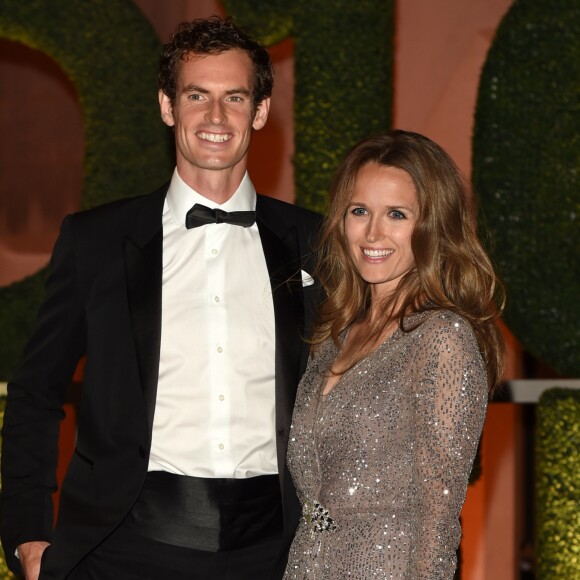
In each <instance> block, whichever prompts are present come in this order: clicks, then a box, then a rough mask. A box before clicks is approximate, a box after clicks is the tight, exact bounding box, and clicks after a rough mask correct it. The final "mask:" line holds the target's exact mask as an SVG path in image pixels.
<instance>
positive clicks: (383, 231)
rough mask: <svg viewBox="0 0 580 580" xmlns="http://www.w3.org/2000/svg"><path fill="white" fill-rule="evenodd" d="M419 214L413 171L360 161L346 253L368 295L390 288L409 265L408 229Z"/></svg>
mask: <svg viewBox="0 0 580 580" xmlns="http://www.w3.org/2000/svg"><path fill="white" fill-rule="evenodd" d="M418 215H419V203H418V200H417V192H416V191H415V185H414V184H413V180H412V179H411V176H410V175H409V174H408V173H407V172H406V171H403V170H402V169H399V168H397V167H388V166H384V165H379V164H377V163H368V164H367V165H364V166H363V167H362V168H361V169H360V170H359V173H358V176H357V179H356V182H355V187H354V191H353V195H352V198H351V200H350V204H349V205H348V207H347V210H346V214H345V217H344V231H345V236H346V242H347V245H348V248H349V253H350V256H351V258H352V260H353V262H354V264H355V266H356V269H357V270H358V273H359V274H360V276H361V277H362V278H363V280H365V281H366V282H368V283H369V284H371V295H372V297H373V299H374V298H381V297H384V296H387V295H389V294H391V293H392V292H393V291H394V290H395V288H396V287H397V284H398V283H399V280H400V279H401V277H402V276H403V275H404V274H405V273H406V272H408V271H409V270H410V269H412V268H413V266H414V265H415V259H414V257H413V252H412V250H411V235H412V233H413V229H414V227H415V223H416V222H417V219H418Z"/></svg>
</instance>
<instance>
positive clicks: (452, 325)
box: [405, 308, 475, 342]
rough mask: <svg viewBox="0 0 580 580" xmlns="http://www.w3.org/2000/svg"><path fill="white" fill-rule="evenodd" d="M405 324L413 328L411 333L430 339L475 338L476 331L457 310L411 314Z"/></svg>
mask: <svg viewBox="0 0 580 580" xmlns="http://www.w3.org/2000/svg"><path fill="white" fill-rule="evenodd" d="M405 326H407V328H411V329H412V330H411V334H414V335H415V336H417V337H423V338H424V339H427V340H429V341H432V340H434V339H435V340H436V339H439V340H444V339H445V338H446V337H447V339H448V340H447V341H446V342H448V341H449V340H452V341H453V342H454V341H455V340H461V341H466V340H467V341H469V342H471V341H473V340H475V333H474V331H473V328H472V326H471V324H470V323H469V321H468V320H467V319H466V318H464V317H463V316H461V315H460V314H458V313H457V312H453V311H451V310H447V309H444V308H441V309H437V310H425V311H422V312H418V313H415V314H411V315H410V316H409V317H407V318H406V319H405Z"/></svg>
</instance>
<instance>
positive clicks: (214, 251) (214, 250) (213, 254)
mask: <svg viewBox="0 0 580 580" xmlns="http://www.w3.org/2000/svg"><path fill="white" fill-rule="evenodd" d="M211 253H212V256H215V255H216V254H217V253H218V251H217V250H216V249H215V248H214V249H213V250H212V251H211Z"/></svg>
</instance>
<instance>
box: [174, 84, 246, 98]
mask: <svg viewBox="0 0 580 580" xmlns="http://www.w3.org/2000/svg"><path fill="white" fill-rule="evenodd" d="M181 92H182V93H202V94H204V95H207V94H208V93H209V92H210V91H209V90H208V89H204V88H203V87H200V86H198V85H193V84H189V85H186V86H185V87H183V89H182V90H181ZM225 94H226V95H246V96H248V97H249V96H250V95H251V92H250V91H249V90H248V89H246V88H244V87H238V88H234V89H228V90H227V91H226V92H225Z"/></svg>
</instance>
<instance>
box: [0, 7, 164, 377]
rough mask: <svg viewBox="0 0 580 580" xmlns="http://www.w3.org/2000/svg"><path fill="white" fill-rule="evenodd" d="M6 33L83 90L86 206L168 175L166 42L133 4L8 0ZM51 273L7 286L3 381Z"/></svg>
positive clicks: (0, 20)
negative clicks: (163, 116) (160, 98)
mask: <svg viewBox="0 0 580 580" xmlns="http://www.w3.org/2000/svg"><path fill="white" fill-rule="evenodd" d="M0 37H3V38H6V39H9V40H12V41H15V42H20V43H22V44H25V45H27V46H29V47H31V48H34V49H37V50H39V51H41V52H43V53H45V54H46V55H48V56H49V57H51V58H52V59H54V60H55V61H56V62H57V63H58V64H59V65H60V67H61V68H62V70H63V71H64V73H65V74H66V75H67V76H68V77H69V78H70V79H71V80H72V81H73V83H74V85H75V87H76V90H77V93H78V97H79V101H80V104H81V107H82V111H83V117H84V126H85V160H84V190H83V200H82V206H83V207H92V206H95V205H99V204H102V203H104V202H107V201H110V200H114V199H118V198H121V197H126V196H128V195H134V194H136V193H145V192H146V191H151V190H153V189H154V188H155V187H157V186H158V185H160V184H161V183H162V182H163V181H164V180H166V179H168V178H169V176H170V171H171V166H172V162H171V157H170V151H171V148H170V139H169V133H168V131H167V130H166V128H165V126H164V125H163V123H162V122H161V121H160V117H159V109H158V104H157V76H156V75H157V62H158V59H159V51H160V42H159V40H158V39H157V37H156V36H155V33H154V31H153V29H152V27H151V25H150V24H149V22H148V21H147V20H146V19H145V17H144V16H143V15H142V14H141V12H140V11H139V10H138V9H137V8H136V7H135V5H134V4H133V2H131V1H130V0H107V2H106V3H103V2H102V1H100V0H75V2H69V1H68V0H44V1H43V0H26V1H25V2H23V1H22V0H2V2H1V3H0ZM55 138H58V135H55ZM45 275H46V273H45V272H41V273H39V274H37V275H35V276H31V277H29V278H27V279H26V280H24V281H22V282H18V283H16V284H13V285H11V286H8V287H6V288H1V289H0V328H2V341H1V342H0V379H2V380H5V379H7V378H8V377H9V376H10V374H11V372H12V370H13V369H14V366H15V364H16V361H17V358H18V356H19V355H20V352H21V351H22V347H23V344H24V342H25V340H26V338H27V337H28V336H29V335H30V332H31V330H32V326H33V323H34V319H35V315H36V310H37V308H38V305H39V304H40V301H41V299H42V295H43V281H44V277H45Z"/></svg>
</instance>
